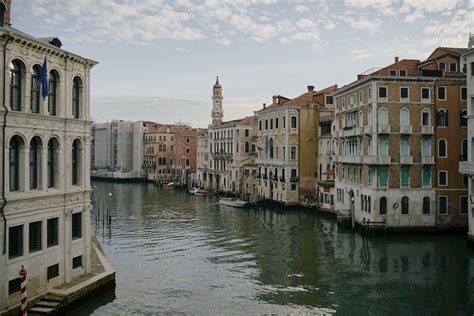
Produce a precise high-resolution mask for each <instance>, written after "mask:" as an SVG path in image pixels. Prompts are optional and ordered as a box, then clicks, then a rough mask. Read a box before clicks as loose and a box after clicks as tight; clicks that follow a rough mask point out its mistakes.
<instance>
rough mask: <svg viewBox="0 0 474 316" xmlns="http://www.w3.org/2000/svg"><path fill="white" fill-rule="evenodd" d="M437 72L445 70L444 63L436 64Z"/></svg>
mask: <svg viewBox="0 0 474 316" xmlns="http://www.w3.org/2000/svg"><path fill="white" fill-rule="evenodd" d="M438 70H443V71H445V70H446V63H438Z"/></svg>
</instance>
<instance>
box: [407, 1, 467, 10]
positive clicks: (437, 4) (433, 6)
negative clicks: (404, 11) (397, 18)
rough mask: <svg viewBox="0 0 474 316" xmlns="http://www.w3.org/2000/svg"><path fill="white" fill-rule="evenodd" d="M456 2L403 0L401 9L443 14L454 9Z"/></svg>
mask: <svg viewBox="0 0 474 316" xmlns="http://www.w3.org/2000/svg"><path fill="white" fill-rule="evenodd" d="M457 3H458V0H404V1H403V7H406V8H408V9H409V10H413V9H415V10H417V11H420V12H443V11H451V10H454V9H455V8H456V4H457Z"/></svg>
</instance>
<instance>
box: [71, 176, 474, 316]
mask: <svg viewBox="0 0 474 316" xmlns="http://www.w3.org/2000/svg"><path fill="white" fill-rule="evenodd" d="M94 185H95V186H97V190H96V192H95V193H94V197H93V199H94V201H96V200H98V199H104V200H105V199H106V197H107V195H108V192H113V198H112V216H113V218H112V223H111V226H110V230H108V231H107V232H106V233H105V232H104V233H103V231H102V226H101V225H96V226H94V227H96V228H97V235H98V237H99V239H102V240H101V241H102V242H103V245H104V248H105V250H106V252H107V253H108V254H109V255H110V258H111V260H112V262H113V264H114V267H115V268H116V270H117V289H116V296H117V297H116V299H115V300H114V301H113V302H108V303H106V305H104V306H101V307H98V308H97V309H96V310H95V314H97V315H103V314H110V315H113V314H117V313H118V314H120V313H124V312H126V313H134V312H136V313H139V312H140V313H164V312H170V313H192V314H217V313H219V314H222V313H226V314H249V313H251V314H256V313H279V314H282V313H303V312H328V313H331V312H336V311H337V313H338V314H342V315H346V314H384V313H396V314H455V313H458V314H467V313H468V312H470V311H473V310H474V252H473V251H472V250H471V249H469V248H467V247H466V244H465V239H464V236H463V235H459V236H456V235H454V236H453V235H433V234H423V235H413V236H387V237H384V236H367V237H364V236H362V235H361V234H359V233H353V232H352V231H351V230H348V229H341V228H340V227H338V226H337V225H336V223H335V221H334V220H333V219H332V218H329V217H327V216H324V215H317V214H314V213H312V212H307V211H305V210H297V209H275V207H273V210H263V209H260V210H254V209H248V210H241V209H232V208H225V207H219V205H218V204H217V199H216V198H213V197H210V198H206V197H195V196H190V195H189V194H188V193H187V192H185V191H177V190H176V191H165V190H161V189H159V188H156V187H153V186H152V185H146V184H112V183H102V182H96V183H95V184H94ZM93 217H94V216H93ZM93 222H94V219H93ZM104 229H105V230H107V227H105V228H104ZM80 311H81V310H79V311H76V312H80Z"/></svg>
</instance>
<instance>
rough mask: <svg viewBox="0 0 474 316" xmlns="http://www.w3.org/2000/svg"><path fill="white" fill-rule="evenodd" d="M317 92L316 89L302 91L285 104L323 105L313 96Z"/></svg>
mask: <svg viewBox="0 0 474 316" xmlns="http://www.w3.org/2000/svg"><path fill="white" fill-rule="evenodd" d="M318 94H319V93H318V92H317V91H308V92H306V93H303V94H302V95H300V96H297V97H296V98H293V99H291V100H290V101H288V102H286V103H285V105H289V106H307V105H316V106H323V105H322V104H321V103H319V102H317V101H316V100H315V97H316V96H317V95H318Z"/></svg>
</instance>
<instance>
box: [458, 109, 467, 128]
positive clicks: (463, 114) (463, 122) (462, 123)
mask: <svg viewBox="0 0 474 316" xmlns="http://www.w3.org/2000/svg"><path fill="white" fill-rule="evenodd" d="M466 115H467V111H466V110H463V111H461V112H459V125H460V126H461V127H467V118H466Z"/></svg>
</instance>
